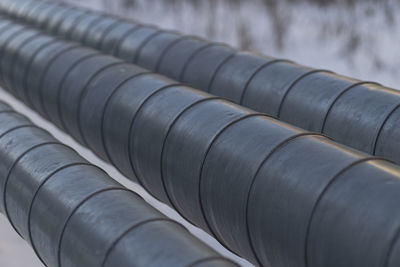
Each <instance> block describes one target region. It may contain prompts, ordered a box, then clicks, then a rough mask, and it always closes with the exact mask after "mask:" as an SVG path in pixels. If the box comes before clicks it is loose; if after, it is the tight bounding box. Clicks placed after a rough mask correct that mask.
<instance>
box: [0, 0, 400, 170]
mask: <svg viewBox="0 0 400 267" xmlns="http://www.w3.org/2000/svg"><path fill="white" fill-rule="evenodd" d="M0 4H1V6H0V11H2V12H3V13H4V14H8V15H10V16H12V17H14V18H17V19H19V20H21V21H23V22H27V23H29V24H32V25H36V26H38V27H41V28H42V29H46V30H47V31H49V32H51V33H54V34H57V35H59V36H63V37H65V38H68V39H71V40H74V41H77V42H81V43H82V44H85V45H88V46H92V47H93V48H97V49H100V50H101V51H103V52H105V53H109V54H112V55H114V56H117V57H120V58H122V59H124V60H126V61H128V62H131V63H135V64H138V65H140V66H142V67H144V68H147V69H150V70H151V71H155V72H159V73H161V74H164V75H167V76H168V77H170V78H172V79H175V80H178V81H181V82H184V83H186V84H189V85H191V86H193V87H195V88H198V89H201V90H203V91H206V92H209V93H212V94H214V95H218V96H221V97H225V98H229V99H231V100H232V101H234V102H236V103H238V104H241V105H243V106H246V107H249V108H251V109H253V110H256V111H259V112H263V113H266V114H269V115H271V116H274V117H276V118H278V119H280V120H282V121H285V122H288V123H290V124H293V125H295V126H298V127H301V128H303V129H306V130H309V131H316V132H321V133H323V134H326V135H328V136H330V137H332V138H333V139H334V140H335V141H337V142H339V143H342V144H345V145H348V146H350V147H353V148H356V149H358V150H361V151H364V152H366V153H369V154H372V155H377V156H383V157H387V158H389V159H391V160H393V161H395V162H397V163H400V142H398V140H399V139H400V130H399V127H400V126H399V125H400V123H399V122H400V108H399V107H400V93H399V92H398V91H397V90H393V89H390V88H387V87H384V86H382V85H379V84H376V83H374V82H362V81H358V80H355V79H351V78H348V77H344V76H341V75H338V74H335V73H333V72H331V71H327V70H318V69H311V68H308V67H305V66H301V65H298V64H296V63H294V62H291V61H288V60H282V59H274V58H271V57H264V56H260V55H258V54H255V53H249V52H241V51H236V50H235V49H232V48H230V47H229V46H227V45H225V44H220V43H210V42H207V41H206V40H203V39H200V38H197V37H191V36H182V35H180V34H178V33H175V32H171V31H165V30H160V29H158V28H157V27H154V26H150V25H143V24H140V23H138V22H135V21H127V20H125V19H120V18H116V17H114V16H110V15H107V14H102V13H99V12H93V11H87V10H82V9H79V8H74V7H71V6H68V5H66V4H63V3H62V4H61V3H57V2H46V1H42V0H3V1H1V3H0Z"/></svg>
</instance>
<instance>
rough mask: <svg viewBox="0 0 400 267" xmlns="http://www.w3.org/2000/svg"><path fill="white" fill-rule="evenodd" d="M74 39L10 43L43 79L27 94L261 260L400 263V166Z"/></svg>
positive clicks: (363, 266) (315, 266) (277, 265)
mask: <svg viewBox="0 0 400 267" xmlns="http://www.w3.org/2000/svg"><path fill="white" fill-rule="evenodd" d="M25 31H32V29H29V28H26V29H25ZM20 34H24V33H23V32H21V33H20ZM43 36H45V35H44V34H43V35H41V37H40V38H42V37H43ZM15 38H17V37H15ZM38 38H39V37H38ZM0 40H2V39H1V34H0ZM60 42H61V41H60V40H57V39H54V43H55V44H59V43H60ZM34 43H35V41H34V40H31V41H30V42H28V43H27V44H26V45H27V46H30V45H31V44H32V45H33V44H34ZM65 44H66V45H65V48H64V49H63V50H62V51H61V52H60V50H57V49H54V46H52V45H48V46H46V47H43V48H42V49H41V50H40V52H38V53H37V54H36V56H37V55H39V54H43V55H47V57H43V56H40V57H39V56H38V57H36V56H33V55H31V54H30V52H29V49H24V50H18V49H11V48H5V46H4V45H3V43H2V42H0V51H3V53H4V54H7V53H9V52H8V51H9V50H10V49H11V50H10V51H17V54H18V56H19V57H20V58H25V57H26V56H28V57H32V58H30V59H29V61H30V62H32V64H30V66H29V68H28V69H21V70H17V69H16V68H12V70H13V71H14V72H15V71H17V72H18V71H23V73H26V77H25V79H27V77H29V76H30V75H32V73H35V74H34V75H37V76H38V77H40V79H38V80H40V81H42V82H41V83H39V85H37V88H31V87H30V84H27V83H23V84H26V85H27V86H28V87H27V88H24V90H22V91H21V92H24V94H26V95H25V96H22V97H21V98H22V99H23V98H28V97H30V98H32V99H31V101H30V102H31V103H38V105H43V106H42V107H39V106H35V104H34V105H33V107H34V108H36V109H37V110H44V111H46V110H47V112H49V114H47V115H46V113H44V114H43V115H44V116H46V117H48V118H51V119H53V120H54V121H55V122H56V124H57V125H58V126H59V127H64V129H66V130H68V131H70V133H71V134H72V135H73V136H74V137H75V138H76V139H77V140H79V141H80V142H82V143H86V144H87V145H88V146H89V147H91V149H92V150H93V151H95V152H96V153H97V154H98V155H100V156H102V157H103V158H104V159H106V160H108V161H110V162H112V163H113V164H114V165H115V166H116V167H117V168H119V170H121V172H122V173H124V174H125V175H126V176H128V177H129V178H131V179H132V180H136V181H137V182H139V183H141V184H142V185H143V186H144V187H145V188H146V189H147V190H148V191H149V192H150V193H151V194H153V195H154V196H155V197H157V198H158V199H160V200H162V201H164V202H165V203H168V204H169V205H171V206H172V207H174V208H175V209H176V210H177V211H178V212H180V213H181V214H182V215H183V216H184V217H185V218H187V219H188V220H189V221H191V222H193V223H194V224H196V225H198V226H200V227H202V228H203V229H205V230H206V231H208V232H209V233H211V234H212V235H214V236H215V237H216V238H217V239H218V240H219V241H220V242H221V243H222V244H224V245H225V246H226V247H227V248H230V249H231V250H232V251H234V252H236V253H237V254H239V255H241V256H243V257H245V258H247V259H249V260H250V261H251V262H253V263H254V264H256V265H257V264H258V265H262V266H273V267H282V266H283V267H293V266H300V267H320V266H324V267H337V266H343V267H350V266H351V267H392V266H393V267H397V266H399V265H400V257H399V247H400V245H399V243H400V237H399V236H400V213H399V212H398V203H399V201H400V179H399V178H400V169H399V167H397V166H396V165H393V164H391V163H390V162H388V161H387V160H384V159H380V158H375V157H371V156H368V155H367V154H363V153H362V152H358V151H355V150H352V149H349V148H348V147H345V146H343V145H340V144H337V143H334V142H333V141H331V140H330V139H328V138H327V137H325V136H323V135H321V134H316V133H310V132H305V131H303V130H301V129H299V128H295V127H293V126H290V125H288V124H285V123H283V122H281V121H279V120H276V119H274V118H272V117H269V116H266V115H263V114H259V113H256V112H253V111H251V110H249V109H246V108H243V107H241V106H238V105H236V104H234V103H232V102H230V101H228V100H224V99H220V98H216V97H215V96H212V95H209V94H207V93H204V92H201V91H197V90H194V89H192V88H190V87H187V86H185V85H181V84H176V83H175V82H174V81H172V80H169V79H167V78H164V77H162V76H160V75H159V74H153V73H149V72H148V71H146V70H144V69H141V68H139V67H137V66H135V65H127V64H126V63H124V62H122V61H118V60H116V59H115V58H113V57H111V56H106V55H102V54H98V53H96V52H93V51H94V50H91V49H88V48H83V47H79V46H75V47H74V46H73V44H71V43H69V42H65ZM67 44H68V45H67ZM4 48H5V49H6V50H4ZM27 59H28V58H27ZM12 65H13V64H11V66H12ZM21 67H22V66H21ZM58 68H59V71H52V70H57V69H58ZM86 68H87V69H90V70H86ZM94 70H96V71H94ZM6 73H8V72H5V73H4V74H6ZM129 74H130V75H129ZM7 75H8V74H7ZM88 75H89V76H88ZM14 76H15V75H14ZM50 76H51V77H50ZM14 82H15V81H14ZM10 84H11V87H9V88H8V90H10V91H11V92H13V89H14V88H13V87H12V85H13V84H15V83H13V80H11V83H10ZM49 84H51V86H49ZM31 90H35V91H34V92H35V93H29V92H30V91H31ZM14 93H15V92H14ZM61 96H63V97H61ZM35 98H40V99H39V100H37V99H35ZM56 110H58V111H57V112H53V111H56ZM50 114H51V115H50ZM55 118H56V119H55Z"/></svg>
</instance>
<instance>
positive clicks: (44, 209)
mask: <svg viewBox="0 0 400 267" xmlns="http://www.w3.org/2000/svg"><path fill="white" fill-rule="evenodd" d="M0 158H1V160H0V162H1V164H0V192H1V193H0V195H1V200H0V204H1V205H0V210H1V212H2V213H4V214H5V215H6V216H7V217H8V219H9V220H10V223H11V224H12V225H13V227H14V229H15V230H16V231H17V232H18V233H19V234H20V235H21V236H22V237H23V238H24V239H25V240H27V241H28V242H29V243H30V244H31V245H32V247H33V248H34V250H35V252H36V253H37V255H38V257H39V258H40V259H41V260H42V261H43V263H44V264H46V265H47V266H65V267H66V266H104V267H105V266H110V267H115V266H205V265H206V266H207V264H209V265H208V266H213V265H214V263H213V262H215V261H218V262H219V263H220V265H221V266H236V264H234V263H232V262H230V261H229V260H227V259H224V258H222V257H221V256H219V255H218V254H217V253H216V252H215V251H213V250H212V249H211V248H209V247H207V246H206V245H205V244H203V243H201V242H200V241H199V240H197V239H196V238H195V237H193V236H192V235H191V234H190V233H189V232H188V231H187V230H186V229H185V228H184V227H183V226H181V225H180V224H178V223H176V222H174V221H172V220H171V219H168V218H167V217H165V216H164V215H163V214H161V213H160V212H158V211H157V210H155V209H154V208H153V207H151V206H150V205H148V204H147V203H146V202H145V201H144V200H143V199H142V198H141V197H140V196H138V195H137V194H136V193H134V192H132V191H129V190H128V189H126V188H124V187H123V186H122V185H120V184H118V183H117V182H115V181H114V180H113V179H112V178H111V177H109V176H108V175H107V174H106V173H105V172H104V171H103V170H101V169H99V168H98V167H96V166H94V165H91V164H89V163H88V162H87V161H86V160H84V159H83V158H82V157H80V156H79V155H78V154H77V153H76V152H75V151H74V150H73V149H71V148H70V147H67V146H65V145H63V144H61V143H59V142H58V141H57V140H56V139H54V138H53V137H52V136H51V135H50V134H49V133H47V132H46V131H44V130H43V129H41V128H38V127H36V126H35V125H33V124H32V123H31V122H30V121H29V120H28V119H27V118H25V117H24V116H22V115H20V114H18V113H16V112H15V111H13V110H12V109H11V108H10V107H9V106H8V105H6V104H5V103H3V102H0Z"/></svg>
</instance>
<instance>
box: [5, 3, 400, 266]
mask: <svg viewBox="0 0 400 267" xmlns="http://www.w3.org/2000/svg"><path fill="white" fill-rule="evenodd" d="M288 1H289V0H280V1H275V3H276V4H271V3H274V1H270V0H252V1H250V0H249V1H240V0H201V1H200V0H191V1H189V0H168V1H167V0H114V1H109V0H103V1H101V0H86V1H80V0H69V2H73V3H75V4H77V5H84V6H87V7H91V8H94V9H98V10H105V11H108V12H112V13H117V14H120V15H123V16H125V17H131V18H135V19H137V20H139V21H143V22H145V23H151V24H156V25H159V26H160V27H162V28H166V29H175V30H178V31H181V32H184V33H187V34H195V35H199V36H203V37H207V38H209V39H212V40H215V41H222V42H226V43H229V44H231V45H233V46H235V47H238V48H242V49H251V50H256V51H260V52H262V53H264V54H267V55H270V56H275V57H283V58H289V59H292V60H295V61H297V62H299V63H301V64H304V65H308V66H312V67H316V68H325V69H331V70H334V71H336V72H338V73H340V74H345V75H347V76H352V77H356V78H359V79H363V80H372V81H377V82H381V83H383V84H385V85H388V86H391V87H394V88H400V75H399V74H400V73H399V67H400V50H399V48H398V44H399V43H400V34H399V26H400V24H399V23H400V21H399V20H400V17H399V16H396V14H399V11H400V4H399V3H398V2H397V1H395V0H385V1H369V0H365V1H363V0H360V1H355V4H354V5H348V4H345V3H344V2H343V1H344V0H337V1H336V2H341V1H342V2H343V3H342V4H332V5H327V6H325V5H315V4H310V3H308V1H293V0H292V1H291V4H288ZM314 2H315V1H314ZM345 2H348V1H345ZM378 2H379V3H380V4H378ZM0 99H4V100H7V101H8V102H9V103H11V104H12V106H13V107H14V108H15V109H16V110H18V111H20V112H23V113H25V114H27V115H28V116H29V117H30V118H31V119H32V120H33V121H34V122H35V123H37V124H38V125H40V126H42V127H44V128H46V129H48V130H49V131H50V132H51V133H53V134H54V135H55V136H56V137H57V138H58V139H59V140H61V141H63V142H65V143H66V144H68V145H70V146H72V147H73V148H75V149H76V150H77V151H78V152H79V153H80V154H81V155H82V156H84V157H86V158H87V159H88V160H89V161H91V162H92V163H94V164H97V165H99V166H101V167H102V168H104V169H105V170H106V171H107V172H108V173H109V174H110V175H111V176H112V177H114V178H115V179H117V180H118V181H120V182H122V183H123V184H124V185H126V186H127V187H129V188H131V189H133V190H134V191H136V192H138V193H140V194H141V195H142V196H143V197H144V198H145V199H146V200H147V201H148V202H149V203H150V204H152V205H153V206H155V207H157V208H158V209H160V210H161V211H162V212H164V213H165V214H167V215H168V216H171V217H172V218H174V219H177V220H179V221H180V222H181V223H183V224H184V225H185V226H186V227H188V228H189V229H190V231H191V232H192V233H194V234H195V235H196V236H198V237H199V238H201V239H202V240H204V241H205V242H207V243H208V244H210V245H211V246H213V247H214V248H215V249H217V250H218V251H219V252H221V253H222V254H224V255H226V256H228V257H231V258H233V259H235V260H237V261H238V262H239V263H241V264H242V265H243V266H250V264H249V263H247V262H246V261H244V260H241V259H239V258H237V257H236V256H234V255H232V254H231V253H230V252H228V251H227V250H225V249H224V248H222V247H221V246H220V245H219V244H218V243H217V242H216V241H215V240H214V239H213V238H211V237H210V236H208V235H207V234H205V233H204V232H203V231H202V230H199V229H198V228H196V227H193V226H191V225H190V224H188V223H187V222H185V221H184V220H183V219H182V218H181V217H180V216H179V215H178V214H177V213H176V212H174V211H173V210H171V209H170V208H168V207H166V206H165V205H163V204H161V203H159V202H158V201H157V200H155V199H154V198H152V197H151V196H149V195H148V194H147V193H146V192H145V191H144V190H143V189H142V188H140V187H139V186H137V185H136V184H134V183H132V182H130V181H128V180H126V179H125V178H123V177H122V175H121V174H119V173H118V172H117V171H116V170H115V168H113V167H111V166H110V165H108V164H106V163H104V162H102V161H101V160H100V159H99V158H97V157H96V156H95V155H93V154H92V153H91V152H90V151H88V150H87V149H85V148H83V147H82V146H80V145H79V144H77V143H76V142H75V141H74V140H72V139H71V138H70V137H68V136H67V135H65V134H63V133H62V132H60V131H59V130H58V129H57V128H55V127H54V126H52V125H51V124H49V123H48V122H46V121H45V120H43V119H42V118H40V117H39V116H37V115H36V113H34V112H33V111H31V110H29V109H28V108H26V107H25V106H24V105H22V104H21V103H20V102H18V101H17V100H16V99H14V98H13V97H11V96H10V95H8V94H7V93H5V92H3V91H0ZM0 266H1V267H3V266H5V267H14V266H15V267H19V266H31V267H36V266H42V265H41V263H40V262H39V260H38V259H37V258H36V256H35V255H34V253H33V251H32V249H31V248H30V246H29V245H28V244H27V243H26V242H25V241H23V240H22V239H21V238H20V237H19V236H18V235H17V234H16V233H15V232H14V230H13V229H12V228H11V226H10V225H9V223H8V222H7V221H6V219H5V218H4V217H3V216H2V215H0Z"/></svg>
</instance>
